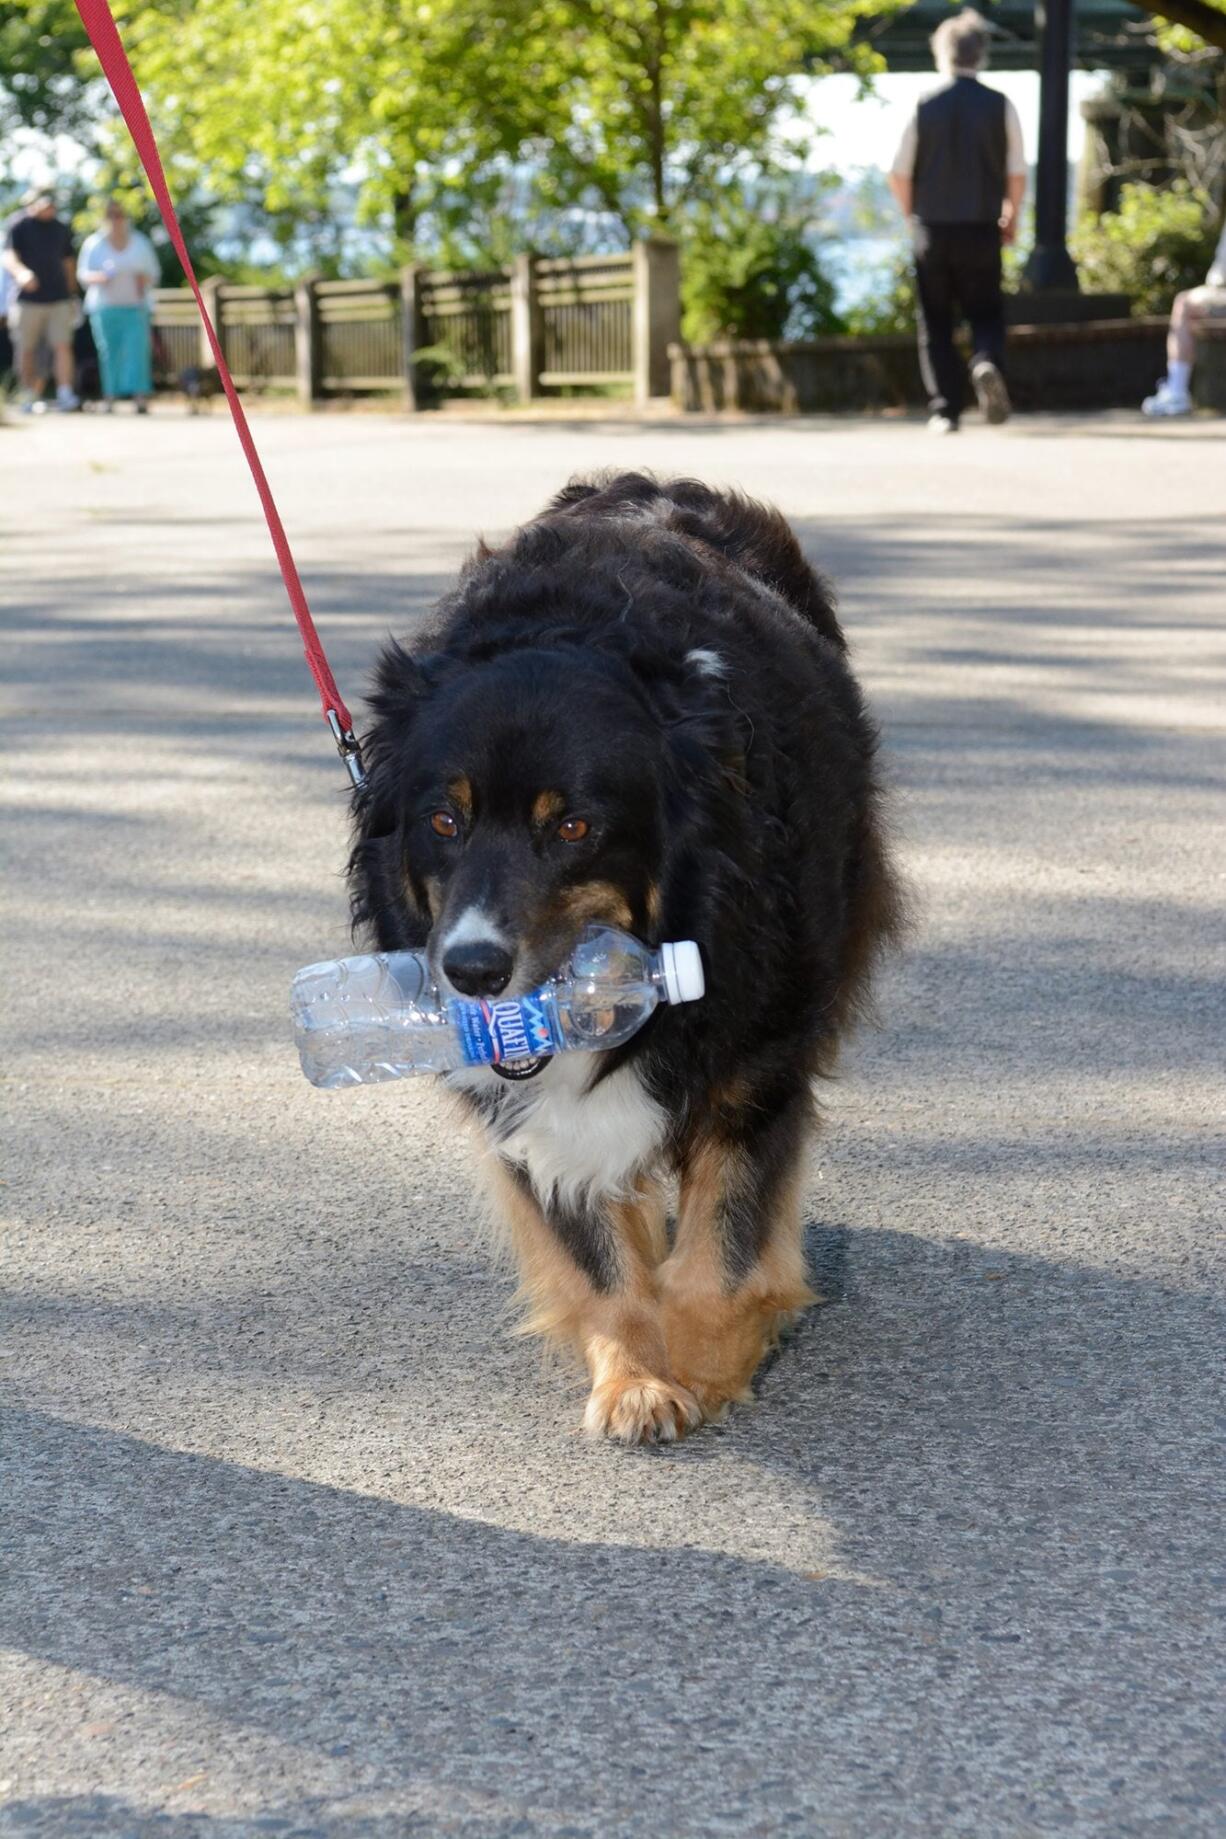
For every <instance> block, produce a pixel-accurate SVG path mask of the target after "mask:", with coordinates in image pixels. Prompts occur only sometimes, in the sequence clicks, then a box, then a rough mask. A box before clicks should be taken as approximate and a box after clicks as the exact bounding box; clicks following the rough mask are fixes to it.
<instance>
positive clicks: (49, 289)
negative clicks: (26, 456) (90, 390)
mask: <svg viewBox="0 0 1226 1839" xmlns="http://www.w3.org/2000/svg"><path fill="white" fill-rule="evenodd" d="M4 266H5V267H6V268H7V269H8V272H9V274H10V275H11V276H12V277H13V280H14V282H15V283H16V287H17V293H16V296H15V298H14V299H13V300H11V301H10V303H9V313H8V320H9V331H10V333H11V334H12V337H13V343H14V345H15V346H16V348H17V367H18V378H19V381H20V384H21V407H22V410H23V412H24V413H25V414H27V415H28V414H29V413H30V412H31V410H32V409H33V408H34V407H35V396H36V393H37V392H38V390H39V375H38V353H39V347H40V346H41V345H42V344H43V342H44V340H45V341H46V343H47V344H48V345H50V347H51V360H52V363H53V364H54V366H55V381H56V392H55V406H56V408H57V409H63V410H68V409H79V408H80V406H81V404H80V401H79V400H78V398H77V392H76V390H75V389H74V388H73V356H72V333H73V326H74V323H75V321H76V317H77V302H76V291H77V276H76V260H75V256H74V253H73V247H72V232H71V230H70V229H69V228H68V225H67V224H64V223H61V222H60V220H59V218H58V217H57V216H56V214H55V199H54V198H53V197H52V196H51V193H50V192H48V191H34V192H31V193H30V194H29V195H28V196H27V197H26V199H25V200H24V211H23V213H22V215H21V216H20V217H18V218H17V219H16V221H15V222H14V223H13V224H12V226H11V227H10V229H9V233H8V240H7V243H6V245H5V250H4Z"/></svg>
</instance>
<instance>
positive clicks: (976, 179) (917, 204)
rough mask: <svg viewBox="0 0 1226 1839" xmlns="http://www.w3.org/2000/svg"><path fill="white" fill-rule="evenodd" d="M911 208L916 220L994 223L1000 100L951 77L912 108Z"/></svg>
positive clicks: (1000, 191) (1001, 184)
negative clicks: (914, 134) (915, 112)
mask: <svg viewBox="0 0 1226 1839" xmlns="http://www.w3.org/2000/svg"><path fill="white" fill-rule="evenodd" d="M918 124H919V134H918V140H917V144H916V149H915V172H914V174H913V175H912V177H913V183H914V187H915V190H914V194H913V202H912V207H911V208H912V210H913V211H914V212H915V215H916V216H917V217H918V218H919V220H920V222H921V223H934V224H935V223H996V222H997V220H998V219H999V217H1000V206H1001V201H1002V199H1003V198H1004V195H1005V174H1006V170H1007V164H1008V161H1007V153H1006V146H1005V99H1004V97H1003V96H1002V95H1001V93H1000V91H999V90H998V89H985V88H984V86H983V84H982V83H980V81H979V80H978V78H977V77H951V78H950V80H949V82H948V83H946V84H945V85H944V86H943V87H942V88H941V89H938V90H935V91H934V92H933V94H932V95H931V96H927V97H925V99H924V101H923V102H921V103H920V105H919V110H918Z"/></svg>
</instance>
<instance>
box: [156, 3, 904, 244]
mask: <svg viewBox="0 0 1226 1839" xmlns="http://www.w3.org/2000/svg"><path fill="white" fill-rule="evenodd" d="M868 10H870V6H869V0H816V3H815V0H771V3H770V4H769V5H765V6H764V5H762V4H760V3H759V0H493V3H492V4H490V3H489V0H328V3H327V4H325V3H324V0H261V4H260V5H259V6H252V5H251V4H250V0H153V3H152V4H150V3H149V0H139V3H138V0H128V15H129V16H128V19H127V21H126V23H125V34H126V37H127V40H128V43H129V47H130V51H131V55H132V61H133V64H134V66H135V68H136V71H137V75H138V76H139V78H140V80H141V82H142V84H143V85H144V87H145V89H146V93H147V97H148V100H149V103H150V110H151V114H152V115H153V117H154V124H155V127H156V128H157V130H158V132H159V135H160V137H161V138H162V140H163V144H164V147H165V150H166V153H167V156H168V162H169V164H170V165H171V167H172V170H173V172H174V174H175V177H176V179H177V180H178V182H179V183H180V184H181V185H182V184H184V183H187V184H200V183H204V182H207V184H208V187H209V188H210V190H212V191H213V192H214V193H215V194H216V195H217V196H218V197H219V198H220V199H222V200H224V201H226V202H229V203H234V204H238V203H245V204H250V203H251V202H252V201H253V200H256V201H258V202H259V204H260V206H261V208H262V209H263V210H264V211H266V213H267V214H268V218H269V221H270V223H271V225H272V226H273V228H274V230H277V229H278V227H280V228H281V229H282V230H283V231H288V227H289V226H291V225H292V226H294V229H295V232H296V233H297V234H298V235H299V236H300V237H301V233H302V230H303V227H304V226H305V227H306V230H307V233H308V235H313V236H314V238H315V242H316V244H317V245H318V253H322V254H323V255H324V256H325V257H326V258H328V259H329V260H330V262H332V263H335V264H339V265H342V266H343V265H344V262H345V259H346V256H345V251H344V249H343V248H338V247H337V246H336V244H335V239H334V236H333V227H334V225H335V223H336V221H337V219H338V217H340V216H345V215H348V216H351V217H352V218H353V220H354V221H355V222H356V224H357V225H358V226H359V234H360V226H361V225H362V224H363V223H364V224H366V225H378V226H381V227H382V228H383V230H384V231H385V233H387V235H388V237H389V254H394V255H396V256H399V255H401V254H403V253H406V252H407V251H408V250H409V249H410V248H412V249H414V250H416V251H418V252H420V251H421V250H423V249H426V250H428V251H429V252H430V253H432V254H435V255H437V256H439V257H441V258H442V259H444V260H446V259H468V260H481V259H490V258H491V257H495V258H498V257H500V256H502V255H503V254H504V253H505V252H506V250H507V248H508V247H509V245H510V244H511V243H512V242H516V243H517V244H518V246H523V243H524V241H525V240H527V238H526V236H525V226H526V227H527V229H528V231H529V232H530V233H531V234H532V239H533V240H534V241H537V242H540V241H542V240H544V241H545V242H547V243H548V242H549V241H550V240H552V241H553V243H554V244H555V245H558V244H565V243H567V242H568V240H569V241H570V242H571V243H572V244H573V242H574V240H575V239H576V238H577V237H581V236H582V235H583V234H584V233H585V230H584V226H590V225H591V223H592V222H599V223H600V224H601V226H602V232H601V233H602V239H603V241H604V244H605V246H606V247H607V246H608V244H609V243H610V242H611V241H620V242H625V241H627V240H629V239H630V238H631V237H633V236H635V235H637V234H640V233H642V232H644V231H649V230H654V231H660V230H668V229H669V228H671V227H673V226H674V225H676V224H677V223H678V222H679V221H680V219H681V217H682V216H683V215H684V213H685V212H686V211H688V210H690V209H692V208H693V207H695V206H696V205H698V204H699V203H701V202H702V201H703V200H708V201H709V200H710V199H712V198H713V197H714V196H715V195H716V194H717V193H718V192H719V191H720V190H721V189H722V188H723V187H725V186H727V185H728V184H729V183H730V182H732V181H735V180H736V179H738V178H739V177H742V176H743V175H746V174H748V173H752V172H754V171H755V170H757V169H759V168H760V167H761V166H762V165H763V164H764V163H770V162H771V161H776V162H778V161H779V160H782V159H785V158H788V157H791V158H792V159H793V161H796V160H798V159H799V158H800V157H801V156H802V155H803V153H804V151H805V148H804V145H803V135H802V134H800V133H799V132H798V114H797V107H796V88H797V83H798V80H799V78H800V75H801V73H802V72H806V71H807V72H808V73H812V72H813V71H814V70H819V69H821V68H824V67H826V68H828V67H830V66H831V64H832V63H834V62H837V63H838V65H839V67H841V68H853V69H859V70H861V71H865V72H866V71H868V70H869V69H870V68H871V66H872V64H873V61H874V60H873V56H872V54H871V53H870V52H868V51H866V50H864V49H862V48H858V47H853V46H852V43H851V38H852V32H853V28H854V25H855V22H856V19H857V17H858V16H859V13H860V12H861V11H868ZM871 10H872V11H874V12H880V10H881V7H880V5H879V4H878V3H877V0H873V4H872V6H871ZM355 195H356V196H355ZM342 205H343V206H344V207H345V208H344V209H342V208H341V206H342ZM330 238H331V239H332V240H331V241H330ZM391 245H394V246H391Z"/></svg>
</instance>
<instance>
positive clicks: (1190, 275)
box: [1069, 179, 1217, 313]
mask: <svg viewBox="0 0 1226 1839" xmlns="http://www.w3.org/2000/svg"><path fill="white" fill-rule="evenodd" d="M1216 228H1217V225H1216V219H1215V212H1214V210H1213V207H1212V204H1211V203H1210V200H1209V198H1208V197H1207V196H1206V195H1205V193H1204V192H1198V191H1196V190H1194V189H1193V187H1192V186H1190V185H1188V184H1187V182H1186V181H1185V180H1182V179H1181V180H1176V182H1175V184H1174V185H1173V186H1170V187H1169V188H1159V187H1157V186H1153V185H1126V186H1125V187H1124V188H1123V191H1122V192H1121V194H1120V208H1119V210H1118V211H1107V212H1104V214H1103V215H1102V216H1101V217H1094V216H1092V215H1089V214H1087V215H1086V216H1084V217H1083V218H1082V219H1081V221H1080V222H1079V224H1078V225H1077V228H1076V231H1075V232H1074V234H1073V236H1072V237H1071V238H1070V240H1069V247H1070V249H1071V251H1072V255H1073V259H1074V260H1075V262H1076V263H1077V267H1078V271H1079V273H1080V276H1081V284H1082V286H1083V287H1084V288H1085V289H1086V290H1087V292H1090V293H1107V294H1112V293H1119V294H1127V295H1128V296H1129V298H1130V299H1131V300H1132V302H1133V305H1134V307H1135V308H1136V310H1137V311H1138V312H1140V313H1168V312H1169V311H1170V308H1171V302H1172V300H1174V298H1175V295H1176V294H1177V293H1179V292H1180V291H1181V290H1182V289H1183V288H1188V287H1198V286H1199V285H1200V283H1201V282H1202V281H1203V280H1204V278H1205V275H1206V273H1207V271H1208V268H1209V264H1210V262H1211V261H1212V260H1213V251H1214V245H1215V243H1216V240H1217V237H1216Z"/></svg>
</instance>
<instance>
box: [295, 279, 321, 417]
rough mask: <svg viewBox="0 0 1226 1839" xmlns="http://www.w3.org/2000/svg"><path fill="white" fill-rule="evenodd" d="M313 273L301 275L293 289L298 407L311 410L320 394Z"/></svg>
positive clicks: (315, 295)
mask: <svg viewBox="0 0 1226 1839" xmlns="http://www.w3.org/2000/svg"><path fill="white" fill-rule="evenodd" d="M318 278H319V277H318V276H317V275H304V276H303V278H302V280H301V281H300V282H299V283H298V285H297V287H296V288H295V289H294V374H295V377H296V379H297V387H298V406H299V408H302V409H313V408H314V407H315V405H316V403H317V402H319V400H320V399H321V397H322V396H323V383H322V377H323V349H322V341H321V339H320V335H319V296H318V294H317V293H316V291H315V284H316V282H317V280H318Z"/></svg>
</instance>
